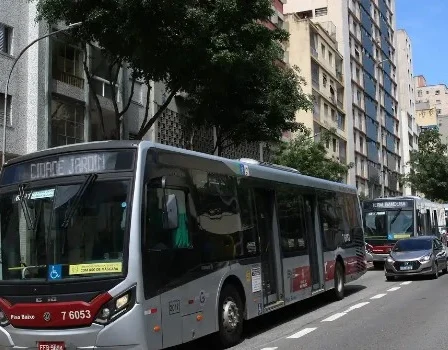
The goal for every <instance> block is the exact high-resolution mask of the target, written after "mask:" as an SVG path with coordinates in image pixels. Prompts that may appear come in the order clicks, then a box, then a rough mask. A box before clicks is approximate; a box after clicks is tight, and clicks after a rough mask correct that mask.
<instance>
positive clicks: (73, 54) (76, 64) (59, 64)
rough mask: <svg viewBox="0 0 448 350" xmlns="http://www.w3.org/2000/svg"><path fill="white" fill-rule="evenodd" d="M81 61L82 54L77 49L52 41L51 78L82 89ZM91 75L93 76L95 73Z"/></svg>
mask: <svg viewBox="0 0 448 350" xmlns="http://www.w3.org/2000/svg"><path fill="white" fill-rule="evenodd" d="M82 59H83V53H82V51H81V50H80V49H79V48H76V47H73V46H70V45H67V44H65V43H62V42H60V41H56V40H54V41H53V50H52V65H53V67H52V75H53V78H54V79H56V80H59V81H61V82H63V83H66V84H69V85H72V86H75V87H77V88H80V89H83V88H84V79H83V66H82ZM91 73H93V74H95V72H91Z"/></svg>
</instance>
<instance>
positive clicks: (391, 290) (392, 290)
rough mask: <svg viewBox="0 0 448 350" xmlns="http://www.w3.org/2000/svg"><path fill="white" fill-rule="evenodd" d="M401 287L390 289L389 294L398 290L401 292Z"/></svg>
mask: <svg viewBox="0 0 448 350" xmlns="http://www.w3.org/2000/svg"><path fill="white" fill-rule="evenodd" d="M400 288H401V287H393V288H391V289H388V290H387V291H388V292H395V291H396V290H399V289H400Z"/></svg>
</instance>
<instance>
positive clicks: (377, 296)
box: [370, 293, 386, 299]
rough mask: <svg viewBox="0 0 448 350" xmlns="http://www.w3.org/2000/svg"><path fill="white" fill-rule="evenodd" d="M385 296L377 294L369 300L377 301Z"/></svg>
mask: <svg viewBox="0 0 448 350" xmlns="http://www.w3.org/2000/svg"><path fill="white" fill-rule="evenodd" d="M385 295H386V293H382V294H377V295H374V296H373V297H371V298H370V299H379V298H382V297H384V296H385Z"/></svg>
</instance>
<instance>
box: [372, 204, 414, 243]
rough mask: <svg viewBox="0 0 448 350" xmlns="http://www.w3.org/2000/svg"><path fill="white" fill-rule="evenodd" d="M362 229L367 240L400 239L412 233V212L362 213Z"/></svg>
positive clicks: (399, 210) (398, 210)
mask: <svg viewBox="0 0 448 350" xmlns="http://www.w3.org/2000/svg"><path fill="white" fill-rule="evenodd" d="M364 229H365V235H366V237H368V238H382V239H384V238H387V239H400V238H407V237H411V236H412V234H413V232H414V218H413V215H412V210H402V209H397V210H385V211H370V212H366V213H364Z"/></svg>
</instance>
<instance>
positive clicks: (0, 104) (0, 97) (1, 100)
mask: <svg viewBox="0 0 448 350" xmlns="http://www.w3.org/2000/svg"><path fill="white" fill-rule="evenodd" d="M11 101H12V97H11V95H8V98H7V105H6V123H7V125H11V105H12V104H11ZM4 111H5V94H4V93H3V94H2V93H0V122H1V123H2V124H3V118H4V115H3V114H4Z"/></svg>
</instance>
